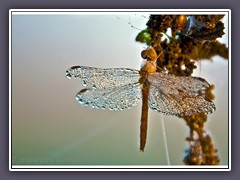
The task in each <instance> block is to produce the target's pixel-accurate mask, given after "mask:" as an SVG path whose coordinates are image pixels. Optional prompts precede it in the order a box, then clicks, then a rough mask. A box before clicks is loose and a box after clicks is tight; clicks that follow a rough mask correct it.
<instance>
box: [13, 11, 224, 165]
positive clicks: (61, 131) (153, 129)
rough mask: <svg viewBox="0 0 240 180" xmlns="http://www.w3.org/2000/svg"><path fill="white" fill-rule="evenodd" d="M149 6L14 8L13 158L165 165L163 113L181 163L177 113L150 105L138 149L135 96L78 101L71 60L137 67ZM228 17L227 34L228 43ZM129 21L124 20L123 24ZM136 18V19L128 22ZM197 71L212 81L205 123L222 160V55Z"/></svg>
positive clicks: (173, 156) (174, 156) (183, 129)
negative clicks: (126, 100) (111, 102)
mask: <svg viewBox="0 0 240 180" xmlns="http://www.w3.org/2000/svg"><path fill="white" fill-rule="evenodd" d="M146 17H148V14H143V13H141V14H134V13H128V14H125V15H122V14H117V13H113V14H111V15H102V14H97V13H95V14H94V13H92V14H91V15H86V14H85V15H81V14H78V15H73V14H72V15H64V14H62V15H60V14H59V15H57V14H55V15H39V14H38V15H33V14H32V15H21V14H15V15H12V163H13V165H166V164H167V158H166V150H165V145H164V139H163V127H162V121H161V120H162V119H163V120H164V123H165V130H166V138H167V144H168V149H169V152H168V153H169V158H170V163H171V165H182V164H183V162H182V161H183V158H184V156H185V150H186V148H187V147H188V146H187V143H186V141H185V138H186V137H187V136H188V135H189V129H188V127H187V126H186V124H185V121H183V120H182V119H179V118H176V117H172V116H164V115H161V114H160V113H157V112H154V111H152V110H150V112H149V125H148V139H147V144H146V148H145V152H144V153H142V152H139V133H140V132H139V127H140V116H141V103H139V104H138V105H137V106H135V107H133V108H131V109H129V110H125V111H119V112H112V111H109V110H96V109H90V108H86V107H83V106H82V105H80V104H79V103H78V102H77V101H76V100H75V95H76V94H77V93H78V91H79V90H80V89H82V88H83V86H82V82H81V81H80V80H68V79H67V78H66V77H65V72H66V69H68V68H69V67H71V66H76V65H82V66H93V67H99V68H100V67H101V68H110V67H117V68H120V67H126V68H133V69H140V65H141V63H142V58H141V51H142V50H143V49H144V48H146V46H144V45H143V44H140V43H137V42H135V38H136V36H137V34H138V33H139V32H140V31H141V30H143V29H145V27H146V26H145V24H146V22H147V21H148V19H147V18H146ZM227 19H228V17H225V18H224V19H223V21H224V23H225V35H224V37H223V38H221V39H219V41H221V42H224V43H226V44H227V43H228V42H227V41H228V32H227V30H228V22H227ZM129 22H130V24H129ZM131 26H134V27H131ZM194 75H195V76H201V77H203V78H205V79H206V80H207V81H208V82H209V83H210V84H215V90H214V91H213V92H214V94H215V95H216V98H215V100H214V102H215V104H216V107H217V110H216V112H214V113H213V114H211V115H209V116H208V122H207V123H206V127H205V129H206V130H207V132H208V133H210V134H211V137H212V138H213V140H214V145H215V146H216V148H217V149H218V152H219V155H220V158H221V165H227V164H228V120H229V119H228V60H225V59H222V58H220V57H219V56H215V57H214V58H212V61H209V60H207V61H201V63H199V68H198V69H197V70H196V71H195V74H194Z"/></svg>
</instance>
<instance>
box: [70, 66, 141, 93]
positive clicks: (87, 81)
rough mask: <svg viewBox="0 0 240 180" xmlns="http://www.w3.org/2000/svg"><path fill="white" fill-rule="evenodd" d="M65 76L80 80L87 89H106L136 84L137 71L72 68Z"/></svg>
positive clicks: (127, 69)
mask: <svg viewBox="0 0 240 180" xmlns="http://www.w3.org/2000/svg"><path fill="white" fill-rule="evenodd" d="M66 76H67V78H69V79H71V78H76V79H81V80H82V82H83V84H84V85H85V86H87V87H88V88H93V89H106V88H113V87H119V86H124V85H127V84H131V83H135V82H138V80H139V71H138V70H135V69H129V68H108V69H102V68H95V67H87V66H73V67H71V68H69V69H68V70H67V71H66Z"/></svg>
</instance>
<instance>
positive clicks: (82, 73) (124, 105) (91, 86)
mask: <svg viewBox="0 0 240 180" xmlns="http://www.w3.org/2000/svg"><path fill="white" fill-rule="evenodd" d="M67 76H70V77H73V78H77V79H81V80H82V82H83V83H85V86H86V87H87V88H86V89H83V90H81V91H80V92H79V93H78V94H77V95H76V100H77V101H78V102H79V103H80V104H82V105H84V106H87V107H91V108H96V109H109V110H114V111H117V110H124V109H129V108H131V107H132V106H135V105H137V103H138V101H139V100H140V97H141V90H140V85H139V82H138V79H139V71H138V70H134V69H128V68H109V69H101V68H93V67H86V66H74V67H72V68H69V69H68V70H67Z"/></svg>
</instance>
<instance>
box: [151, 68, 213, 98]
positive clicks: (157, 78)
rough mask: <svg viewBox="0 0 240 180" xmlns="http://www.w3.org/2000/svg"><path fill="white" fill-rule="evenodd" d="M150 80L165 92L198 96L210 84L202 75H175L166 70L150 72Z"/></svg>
mask: <svg viewBox="0 0 240 180" xmlns="http://www.w3.org/2000/svg"><path fill="white" fill-rule="evenodd" d="M148 81H149V82H150V83H151V85H153V86H155V87H156V88H158V89H159V90H160V91H162V92H163V93H165V94H166V93H167V94H178V93H179V92H184V93H186V94H188V95H189V96H197V95H199V94H200V92H202V91H205V90H206V89H207V88H209V86H210V85H209V83H208V82H207V81H206V80H205V79H203V78H200V77H191V76H175V75H171V74H166V73H164V72H156V73H151V74H149V76H148Z"/></svg>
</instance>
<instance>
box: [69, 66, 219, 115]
mask: <svg viewBox="0 0 240 180" xmlns="http://www.w3.org/2000/svg"><path fill="white" fill-rule="evenodd" d="M66 76H67V77H68V78H70V79H71V78H75V79H80V80H81V81H82V82H83V84H84V86H86V88H85V89H83V90H81V91H79V93H77V95H76V100H77V101H78V102H79V103H80V104H82V105H84V106H86V107H91V108H96V109H109V110H114V111H117V110H124V109H129V108H131V107H132V106H135V105H137V103H138V102H139V100H140V98H141V86H140V81H139V79H140V75H139V71H138V70H134V69H129V68H108V69H102V68H94V67H86V66H73V67H71V68H69V69H68V70H67V71H66ZM146 78H147V82H148V83H149V84H150V93H149V97H148V104H149V107H150V108H151V109H153V110H155V111H158V112H161V113H163V114H165V115H174V116H179V117H181V116H183V115H185V116H190V115H192V114H194V113H201V112H204V113H205V114H210V113H212V112H213V111H214V110H215V105H214V103H213V102H211V101H210V100H206V99H205V98H204V97H203V96H202V95H201V93H203V92H204V91H205V90H206V89H207V88H209V86H210V85H209V83H208V82H207V81H206V80H204V79H202V78H199V77H191V76H188V77H182V76H175V75H170V74H167V73H164V72H155V73H149V74H148V75H147V77H146Z"/></svg>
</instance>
